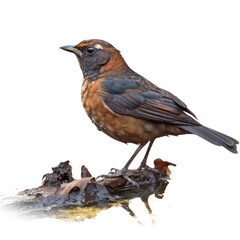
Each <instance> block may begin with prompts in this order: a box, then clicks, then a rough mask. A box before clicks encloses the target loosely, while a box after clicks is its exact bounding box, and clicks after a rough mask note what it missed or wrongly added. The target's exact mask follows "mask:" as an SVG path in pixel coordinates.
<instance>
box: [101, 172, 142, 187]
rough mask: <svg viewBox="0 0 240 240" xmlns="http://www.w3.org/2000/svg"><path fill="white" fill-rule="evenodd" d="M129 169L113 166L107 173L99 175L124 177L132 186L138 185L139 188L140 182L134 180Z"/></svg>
mask: <svg viewBox="0 0 240 240" xmlns="http://www.w3.org/2000/svg"><path fill="white" fill-rule="evenodd" d="M127 172H128V170H127V169H126V170H125V169H122V170H119V169H117V168H111V170H110V172H109V173H108V174H107V175H100V176H98V178H99V177H104V178H115V177H123V178H124V179H125V180H126V181H127V182H129V183H130V184H131V185H132V186H136V187H137V188H139V184H138V183H137V182H135V181H134V180H132V179H131V178H130V177H129V176H128V175H127Z"/></svg>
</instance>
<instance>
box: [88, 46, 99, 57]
mask: <svg viewBox="0 0 240 240" xmlns="http://www.w3.org/2000/svg"><path fill="white" fill-rule="evenodd" d="M96 50H97V49H96V48H95V47H87V48H86V52H87V53H88V54H90V55H91V54H93V53H95V52H96Z"/></svg>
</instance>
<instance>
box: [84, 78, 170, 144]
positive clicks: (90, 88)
mask: <svg viewBox="0 0 240 240" xmlns="http://www.w3.org/2000/svg"><path fill="white" fill-rule="evenodd" d="M102 81H104V79H98V80H96V81H92V82H91V81H88V80H84V81H83V85H82V104H83V107H84V109H85V111H86V112H87V114H88V116H89V118H90V119H91V120H92V122H93V123H94V124H95V125H96V127H97V128H98V130H100V131H102V132H104V133H105V134H107V135H109V136H110V137H112V138H114V139H116V140H118V141H121V142H125V143H136V144H139V143H146V142H148V141H149V140H151V139H154V138H156V137H159V136H160V135H166V131H165V124H163V125H162V127H161V128H162V130H158V129H156V123H154V122H149V121H145V120H142V119H138V118H134V117H131V116H128V115H121V114H117V113H115V112H113V111H111V110H110V109H109V108H108V107H107V106H106V105H105V104H104V101H103V99H102V97H101V91H102V88H101V84H102ZM161 132H162V133H161Z"/></svg>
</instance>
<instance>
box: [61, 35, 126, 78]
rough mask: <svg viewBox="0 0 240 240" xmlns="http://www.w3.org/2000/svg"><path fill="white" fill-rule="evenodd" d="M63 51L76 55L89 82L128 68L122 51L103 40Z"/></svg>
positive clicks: (64, 47) (87, 42) (67, 47)
mask: <svg viewBox="0 0 240 240" xmlns="http://www.w3.org/2000/svg"><path fill="white" fill-rule="evenodd" d="M61 49H63V50H66V51H69V52H72V53H74V54H75V55H76V57H77V59H78V61H79V64H80V67H81V69H82V72H83V75H84V77H85V78H87V79H88V80H95V79H97V78H98V77H101V76H106V75H107V74H111V72H112V73H113V72H114V73H115V74H116V73H117V72H118V71H120V70H121V71H122V69H124V68H127V64H126V62H125V61H124V59H123V57H122V56H121V54H120V51H118V50H117V49H116V48H115V47H113V46H112V45H111V44H110V43H108V42H106V41H103V40H99V39H91V40H85V41H82V42H80V43H79V44H77V45H75V46H73V45H68V46H63V47H61Z"/></svg>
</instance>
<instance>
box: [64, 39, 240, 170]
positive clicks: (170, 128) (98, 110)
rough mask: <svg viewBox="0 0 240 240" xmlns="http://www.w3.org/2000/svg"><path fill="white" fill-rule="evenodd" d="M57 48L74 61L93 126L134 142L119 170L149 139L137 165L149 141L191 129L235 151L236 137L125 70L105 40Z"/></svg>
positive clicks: (118, 57)
mask: <svg viewBox="0 0 240 240" xmlns="http://www.w3.org/2000/svg"><path fill="white" fill-rule="evenodd" d="M61 48H62V49H63V50H66V51H69V52H72V53H74V54H75V55H76V57H77V59H78V61H79V64H80V67H81V69H82V72H83V76H84V80H83V85H82V103H83V106H84V108H85V110H86V112H87V114H88V116H89V118H90V119H91V120H92V122H93V123H94V124H95V125H96V126H97V128H98V130H100V131H103V132H104V133H106V134H107V135H109V136H110V137H112V138H114V139H116V140H118V141H121V142H124V143H135V144H139V146H138V148H137V150H136V151H135V152H134V154H133V155H132V157H131V158H130V159H129V161H128V162H127V163H126V165H125V166H124V168H123V169H127V168H128V167H129V165H130V164H131V162H132V161H133V159H134V158H135V156H136V155H137V154H138V152H139V151H140V150H141V149H142V148H143V147H144V146H145V145H146V143H148V142H149V146H148V149H147V151H146V154H145V156H144V159H143V161H142V163H141V165H140V167H145V166H146V161H147V157H148V154H149V152H150V149H151V147H152V144H153V142H154V140H155V139H156V138H158V137H162V136H167V135H175V136H177V135H181V134H188V133H192V134H196V135H198V136H200V137H202V138H203V139H205V140H207V141H209V142H211V143H213V144H215V145H219V146H223V147H225V148H226V149H228V150H229V151H231V152H233V153H237V146H236V144H238V141H237V140H235V139H234V138H232V137H229V136H227V135H225V134H222V133H220V132H217V131H215V130H213V129H210V128H207V127H205V126H203V125H201V124H200V123H199V122H198V121H197V120H196V118H195V115H194V114H193V113H192V112H191V111H190V110H189V109H188V108H187V106H186V104H185V103H183V102H182V101H181V100H180V99H179V98H177V97H176V96H174V95H173V94H171V93H170V92H168V91H166V90H164V89H161V88H159V87H157V86H156V85H154V84H153V83H151V82H150V81H148V80H147V79H145V78H144V77H142V76H141V75H139V74H137V73H136V72H134V71H133V70H132V69H130V68H129V67H128V65H127V64H126V62H125V60H124V59H123V57H122V56H121V54H120V52H119V51H118V50H117V49H116V48H114V47H113V46H112V45H111V44H109V43H108V42H106V41H103V40H98V39H91V40H86V41H82V42H80V43H79V44H77V45H76V46H63V47H61Z"/></svg>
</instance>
